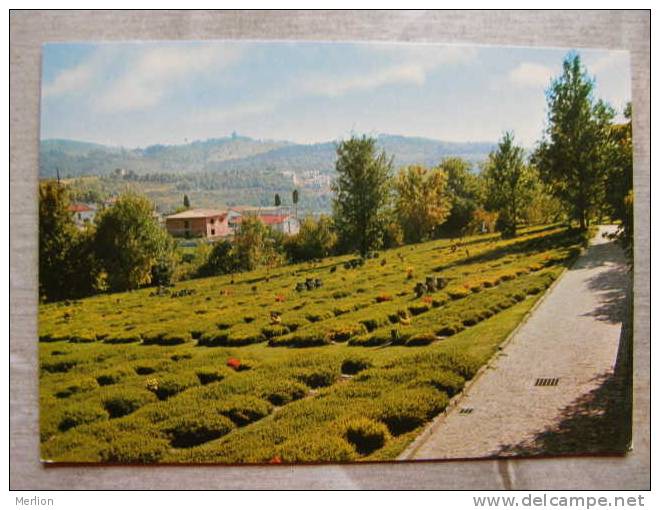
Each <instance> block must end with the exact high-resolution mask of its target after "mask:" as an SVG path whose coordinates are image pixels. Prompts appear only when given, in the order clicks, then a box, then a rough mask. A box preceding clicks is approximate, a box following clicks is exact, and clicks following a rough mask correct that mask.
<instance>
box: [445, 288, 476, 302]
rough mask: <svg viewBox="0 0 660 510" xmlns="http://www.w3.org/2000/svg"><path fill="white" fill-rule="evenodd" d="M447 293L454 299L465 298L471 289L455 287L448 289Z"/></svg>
mask: <svg viewBox="0 0 660 510" xmlns="http://www.w3.org/2000/svg"><path fill="white" fill-rule="evenodd" d="M447 295H448V296H449V298H450V299H453V300H457V299H463V298H465V297H468V296H469V295H470V291H469V290H467V289H461V288H454V289H451V290H448V291H447Z"/></svg>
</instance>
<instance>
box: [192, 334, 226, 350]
mask: <svg viewBox="0 0 660 510" xmlns="http://www.w3.org/2000/svg"><path fill="white" fill-rule="evenodd" d="M228 339H229V333H228V332H226V331H215V332H206V333H202V336H201V337H199V339H198V340H197V345H200V346H203V347H218V346H222V345H227V341H228Z"/></svg>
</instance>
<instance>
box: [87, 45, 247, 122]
mask: <svg viewBox="0 0 660 510" xmlns="http://www.w3.org/2000/svg"><path fill="white" fill-rule="evenodd" d="M240 55H241V54H240V51H238V49H237V48H227V47H222V48H221V47H218V46H211V45H207V46H202V47H199V46H191V47H186V46H183V47H181V46H179V47H174V46H169V47H158V48H148V49H145V50H144V51H142V52H140V53H139V55H138V56H137V57H136V58H135V59H134V60H133V61H132V62H131V63H130V64H129V65H128V66H127V68H126V70H125V72H124V73H123V74H122V75H120V76H119V77H118V78H117V79H116V80H114V81H113V82H111V83H110V84H109V85H108V87H107V88H106V89H105V90H104V91H103V92H102V93H101V94H100V96H99V97H98V99H97V100H96V101H95V104H94V106H95V108H96V110H98V111H100V112H122V111H123V112H126V111H132V110H141V109H144V108H148V107H150V106H155V105H157V104H159V103H160V102H161V101H162V100H163V99H164V98H165V97H166V96H167V94H168V92H169V91H170V89H171V87H172V86H174V85H176V84H178V83H180V82H182V81H184V80H191V79H194V78H195V77H196V76H199V75H202V74H208V73H214V72H216V71H218V70H219V69H223V68H225V67H227V66H229V65H231V64H233V63H234V62H236V61H237V60H238V59H239V58H240Z"/></svg>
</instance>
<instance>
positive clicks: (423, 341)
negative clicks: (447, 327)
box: [406, 333, 438, 347]
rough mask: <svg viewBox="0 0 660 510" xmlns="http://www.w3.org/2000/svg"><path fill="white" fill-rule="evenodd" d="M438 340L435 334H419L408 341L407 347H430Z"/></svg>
mask: <svg viewBox="0 0 660 510" xmlns="http://www.w3.org/2000/svg"><path fill="white" fill-rule="evenodd" d="M437 339H438V337H437V336H435V335H434V334H433V333H418V334H417V335H413V336H411V337H410V338H409V339H408V340H406V345H408V346H411V347H414V346H419V345H429V344H431V343H433V342H435V341H436V340H437Z"/></svg>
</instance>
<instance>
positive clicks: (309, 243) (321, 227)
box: [284, 215, 337, 262]
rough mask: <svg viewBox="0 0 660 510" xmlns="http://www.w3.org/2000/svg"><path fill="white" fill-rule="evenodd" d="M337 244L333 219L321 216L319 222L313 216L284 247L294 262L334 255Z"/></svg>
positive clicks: (305, 220)
mask: <svg viewBox="0 0 660 510" xmlns="http://www.w3.org/2000/svg"><path fill="white" fill-rule="evenodd" d="M336 243H337V234H336V233H335V231H334V227H333V224H332V219H331V218H329V217H328V216H325V215H321V216H320V217H319V219H318V220H315V219H314V218H312V217H311V216H308V217H306V218H305V219H303V220H302V221H301V222H300V230H299V231H298V233H297V234H295V235H293V236H289V237H288V238H287V239H286V240H285V241H284V246H285V249H286V252H287V255H288V257H289V259H290V260H291V261H293V262H300V261H304V260H312V259H318V258H323V257H327V256H329V255H331V254H332V252H333V251H334V249H335V244H336Z"/></svg>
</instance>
